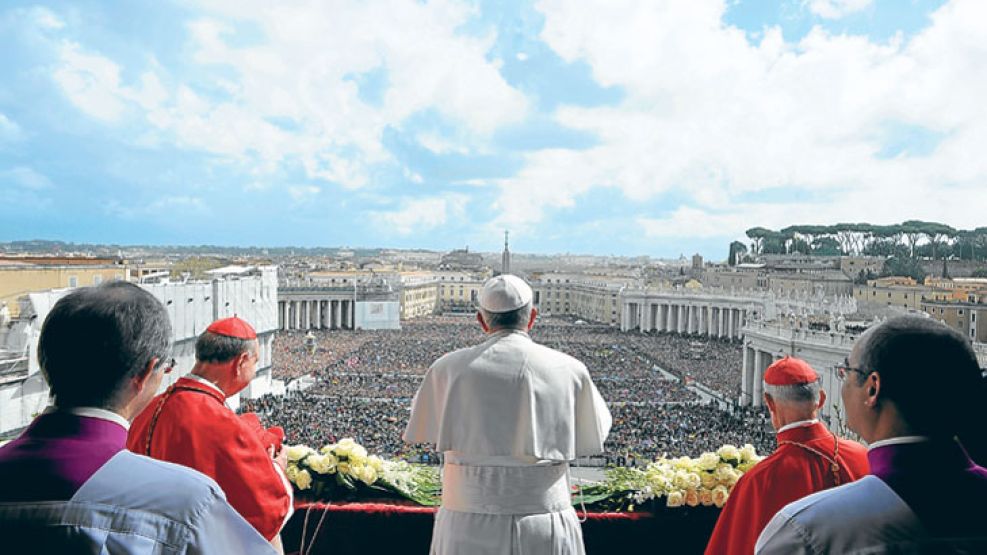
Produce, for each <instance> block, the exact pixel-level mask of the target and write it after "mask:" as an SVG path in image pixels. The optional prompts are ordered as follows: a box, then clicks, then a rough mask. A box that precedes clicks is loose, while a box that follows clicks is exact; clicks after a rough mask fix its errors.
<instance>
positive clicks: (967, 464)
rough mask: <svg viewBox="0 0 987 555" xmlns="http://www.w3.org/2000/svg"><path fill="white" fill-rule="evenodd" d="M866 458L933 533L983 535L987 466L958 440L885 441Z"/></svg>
mask: <svg viewBox="0 0 987 555" xmlns="http://www.w3.org/2000/svg"><path fill="white" fill-rule="evenodd" d="M867 459H868V461H869V462H870V470H871V474H873V475H875V476H877V477H878V478H880V479H881V480H882V481H883V482H884V483H886V484H887V485H888V486H889V487H890V488H891V489H892V490H894V492H895V493H896V494H897V495H898V496H899V497H901V499H902V500H903V501H904V502H905V503H906V504H907V505H908V506H909V507H910V508H911V509H912V511H913V512H914V513H915V515H916V516H917V517H918V520H919V521H920V522H921V523H922V525H923V526H924V527H925V528H926V529H927V530H928V532H929V535H931V536H933V537H940V538H942V537H979V536H983V535H984V525H985V522H987V512H985V509H984V505H983V504H982V503H981V501H982V500H983V499H985V498H987V469H985V468H984V467H982V466H978V465H977V464H976V463H974V462H973V460H971V459H970V457H969V456H968V455H967V453H966V451H965V450H964V449H963V447H962V446H961V445H960V444H959V443H957V442H956V441H949V440H932V441H922V442H918V443H903V444H892V445H883V446H879V447H876V448H873V449H871V450H870V451H869V452H868V453H867ZM963 499H966V500H969V501H974V502H975V504H974V505H973V506H971V505H970V504H969V503H964V502H963V501H962V500H963Z"/></svg>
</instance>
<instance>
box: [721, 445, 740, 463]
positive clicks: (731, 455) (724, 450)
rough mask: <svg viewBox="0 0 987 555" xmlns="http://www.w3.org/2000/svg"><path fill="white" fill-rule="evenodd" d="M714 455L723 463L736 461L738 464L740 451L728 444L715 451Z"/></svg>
mask: <svg viewBox="0 0 987 555" xmlns="http://www.w3.org/2000/svg"><path fill="white" fill-rule="evenodd" d="M716 454H717V455H719V456H720V458H721V459H723V460H725V461H737V462H740V449H737V448H736V447H735V446H733V445H730V444H729V443H728V444H726V445H724V446H723V447H720V448H719V449H717V451H716Z"/></svg>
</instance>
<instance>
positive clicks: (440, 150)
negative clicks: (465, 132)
mask: <svg viewBox="0 0 987 555" xmlns="http://www.w3.org/2000/svg"><path fill="white" fill-rule="evenodd" d="M415 140H416V141H417V142H418V144H420V145H422V146H423V147H425V148H427V149H428V150H430V151H432V152H434V153H435V154H449V153H455V154H466V153H468V152H469V149H468V148H466V147H465V146H463V145H461V144H457V143H456V142H455V141H454V140H450V139H448V138H446V137H444V136H442V135H440V134H438V133H435V132H427V133H419V134H418V136H417V137H415Z"/></svg>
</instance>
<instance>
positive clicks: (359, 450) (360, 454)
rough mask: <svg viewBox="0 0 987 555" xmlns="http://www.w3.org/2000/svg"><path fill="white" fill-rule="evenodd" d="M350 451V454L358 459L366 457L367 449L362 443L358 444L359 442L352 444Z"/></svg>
mask: <svg viewBox="0 0 987 555" xmlns="http://www.w3.org/2000/svg"><path fill="white" fill-rule="evenodd" d="M351 452H352V453H353V455H352V456H353V457H355V458H358V459H365V458H367V450H366V448H364V447H363V446H362V445H359V444H357V445H354V446H353V449H352V450H351Z"/></svg>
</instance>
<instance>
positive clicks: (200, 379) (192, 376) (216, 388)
mask: <svg viewBox="0 0 987 555" xmlns="http://www.w3.org/2000/svg"><path fill="white" fill-rule="evenodd" d="M185 377H186V378H188V379H190V380H195V381H197V382H199V383H201V384H205V385H207V386H209V387H210V388H212V389H213V390H214V391H216V392H218V393H219V394H220V395H222V396H223V399H225V398H226V393H225V392H223V390H222V389H220V388H219V386H218V385H216V384H214V383H212V382H211V381H209V380H207V379H205V378H203V377H202V376H197V375H195V374H186V375H185Z"/></svg>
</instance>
